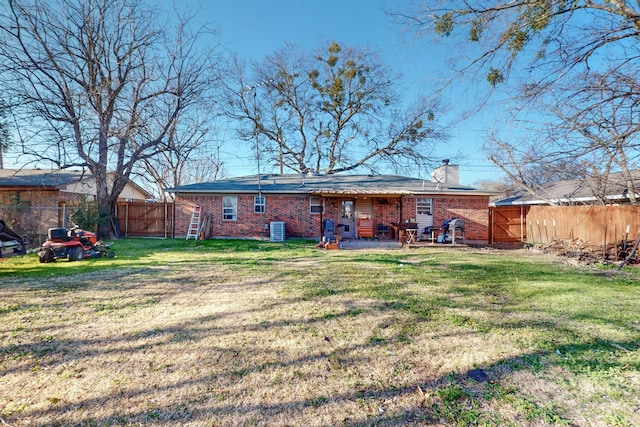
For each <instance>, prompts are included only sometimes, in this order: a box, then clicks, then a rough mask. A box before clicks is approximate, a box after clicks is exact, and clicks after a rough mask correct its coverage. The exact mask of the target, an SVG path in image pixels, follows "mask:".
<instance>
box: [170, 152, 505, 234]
mask: <svg viewBox="0 0 640 427" xmlns="http://www.w3.org/2000/svg"><path fill="white" fill-rule="evenodd" d="M438 172H441V173H439V174H434V175H435V176H440V178H444V179H441V180H440V182H435V180H422V179H417V178H409V177H403V176H394V175H339V174H336V175H315V174H290V175H274V174H262V175H260V176H258V175H252V176H245V177H238V178H228V179H222V180H218V181H213V182H207V183H201V184H191V185H184V186H180V187H175V188H170V189H167V190H166V191H167V192H169V193H173V195H174V201H175V204H174V207H175V225H174V227H175V230H174V235H175V236H176V237H180V236H182V237H184V236H186V235H187V232H188V228H189V222H190V220H191V215H192V213H193V210H194V207H196V206H200V207H201V209H202V212H203V214H204V215H208V216H209V218H208V219H209V221H207V224H209V229H207V230H204V232H205V234H206V235H207V236H211V237H238V238H243V237H246V238H255V237H260V236H265V235H266V236H268V235H269V234H268V232H269V227H270V226H271V224H272V223H274V222H275V223H284V224H285V230H286V237H306V238H314V239H316V238H320V237H321V236H322V233H323V231H322V224H323V221H324V220H325V219H327V218H329V219H332V220H333V221H334V223H335V225H336V231H337V232H338V234H340V235H341V236H342V237H343V238H344V239H357V238H362V237H371V234H373V235H374V236H381V235H386V236H388V237H389V238H393V237H397V236H392V235H391V234H392V233H393V231H394V230H397V229H398V228H400V229H401V228H402V227H403V225H405V224H408V223H409V224H416V226H417V227H418V229H419V230H420V231H422V230H424V228H425V227H429V226H434V227H439V226H441V225H442V224H443V223H444V221H446V220H449V219H452V218H458V219H461V220H463V221H464V223H465V240H467V241H477V242H487V239H488V225H489V222H488V221H489V217H488V207H489V197H490V196H492V195H494V194H495V193H493V192H489V191H483V190H477V189H474V188H471V187H466V186H460V185H458V184H457V176H458V173H457V166H455V165H448V164H447V165H444V166H443V167H441V168H439V170H438ZM442 172H444V173H442ZM442 181H447V182H446V183H443V182H442ZM365 220H370V221H366V229H365V226H364V224H365V222H364V221H365ZM371 223H373V224H372V227H371ZM371 228H372V229H373V231H371ZM420 231H419V233H420Z"/></svg>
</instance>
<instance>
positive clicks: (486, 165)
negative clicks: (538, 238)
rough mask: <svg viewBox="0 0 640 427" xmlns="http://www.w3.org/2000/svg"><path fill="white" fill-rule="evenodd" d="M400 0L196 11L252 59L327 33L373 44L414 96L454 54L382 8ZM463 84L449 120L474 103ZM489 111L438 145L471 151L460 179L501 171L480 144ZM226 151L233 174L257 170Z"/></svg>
mask: <svg viewBox="0 0 640 427" xmlns="http://www.w3.org/2000/svg"><path fill="white" fill-rule="evenodd" d="M179 1H180V0H179ZM181 1H184V2H185V4H188V5H190V7H196V5H198V3H197V1H198V0H181ZM402 3H403V2H397V1H391V0H235V1H234V0H209V1H207V0H200V8H201V11H200V13H199V14H198V17H199V18H200V19H201V20H202V22H203V23H204V22H207V23H209V24H211V25H212V26H213V27H215V28H218V29H219V31H220V33H219V37H220V42H221V43H222V45H223V46H224V47H225V48H226V49H228V50H230V51H232V52H235V53H237V54H238V55H239V56H240V57H241V58H243V59H245V60H247V61H251V60H258V61H260V60H262V59H263V58H264V57H265V56H266V55H268V54H270V53H273V52H274V51H275V50H277V49H279V48H281V47H282V46H283V45H284V43H285V42H294V43H296V44H298V45H299V46H301V47H302V48H309V49H315V48H318V47H319V46H321V44H322V43H323V42H327V41H337V42H339V43H343V44H346V45H350V46H357V47H368V48H370V49H372V50H375V51H377V52H378V54H379V55H380V57H381V59H382V60H383V61H384V62H385V63H386V64H388V65H390V66H391V67H392V68H393V69H394V70H395V71H396V72H399V73H400V74H402V75H403V79H402V88H403V89H404V92H403V94H405V95H406V97H407V101H411V100H412V99H413V97H416V96H417V95H419V94H426V95H429V94H431V93H433V91H434V90H435V89H436V87H437V84H438V82H440V81H442V79H443V78H446V76H447V75H448V70H447V66H446V63H447V61H449V60H450V57H451V55H450V54H449V53H448V52H447V51H446V50H445V48H444V47H443V46H438V45H434V44H431V43H430V41H429V40H428V39H415V38H413V37H412V35H408V34H404V35H403V34H402V29H401V28H400V26H399V25H398V24H396V23H394V22H393V21H392V19H391V17H390V16H389V15H387V14H386V13H385V12H384V10H388V9H389V8H396V7H397V5H398V4H402ZM178 4H179V3H178ZM406 4H409V2H407V3H406ZM449 49H450V48H449ZM459 88H460V85H453V86H451V87H450V88H449V89H448V90H447V91H446V92H445V93H444V98H445V99H446V100H447V102H449V103H450V114H449V115H448V117H447V120H449V121H455V120H456V118H457V117H458V115H460V114H461V113H462V112H463V110H465V109H466V108H469V107H470V106H471V104H472V103H473V100H472V99H470V98H467V97H466V96H465V94H464V93H463V92H461V91H460V90H459ZM490 116H491V113H487V114H485V116H484V117H480V116H476V117H474V118H473V119H470V120H466V121H464V122H461V123H459V124H457V125H456V126H454V127H453V128H452V137H451V140H450V141H449V142H448V145H447V146H442V147H441V148H440V149H439V151H438V154H439V155H440V156H441V157H442V158H447V157H453V156H455V155H456V154H457V153H458V152H462V153H464V154H465V156H466V158H464V159H461V160H460V161H459V162H458V163H459V164H460V180H461V183H463V184H467V185H471V184H473V183H474V182H475V181H478V180H481V179H495V178H496V177H497V175H498V174H499V171H498V169H497V168H495V166H493V165H492V164H491V163H490V162H488V161H487V160H486V156H485V155H483V154H482V153H481V152H480V147H481V145H482V140H483V131H484V129H485V128H486V127H487V126H488V125H490V119H489V118H488V117H490ZM230 137H232V135H230ZM221 157H223V160H225V163H226V165H227V174H228V175H232V176H234V175H244V174H249V173H255V165H254V164H253V163H254V162H255V161H252V160H251V159H250V155H249V154H247V156H246V157H244V158H240V159H239V158H237V154H236V153H232V152H229V151H227V150H226V149H225V148H223V149H222V151H221ZM243 165H244V166H243Z"/></svg>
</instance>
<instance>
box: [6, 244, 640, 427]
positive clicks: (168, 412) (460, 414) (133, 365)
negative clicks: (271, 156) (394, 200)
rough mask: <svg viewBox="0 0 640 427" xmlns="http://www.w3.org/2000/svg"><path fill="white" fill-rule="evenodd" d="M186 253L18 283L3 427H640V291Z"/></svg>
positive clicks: (437, 256)
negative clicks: (228, 426) (453, 426)
mask: <svg viewBox="0 0 640 427" xmlns="http://www.w3.org/2000/svg"><path fill="white" fill-rule="evenodd" d="M171 244H172V242H166V243H164V245H166V247H162V248H156V249H154V250H153V251H150V252H148V253H144V254H142V253H141V254H139V255H137V256H135V257H133V256H132V257H131V259H125V260H124V261H123V262H122V264H121V265H119V264H108V268H107V264H105V265H104V266H102V267H101V265H100V264H99V262H100V261H102V260H96V262H95V263H94V264H92V265H89V264H87V265H89V267H87V268H88V271H85V270H77V271H75V270H71V267H74V268H75V265H72V264H70V263H69V264H67V266H65V265H63V263H59V264H58V265H56V266H55V268H56V269H64V268H67V269H68V271H66V272H65V271H62V272H60V274H58V275H54V276H52V277H48V276H46V275H45V276H43V275H40V276H38V277H31V276H30V275H21V274H17V273H15V272H12V274H10V275H3V277H2V285H0V320H1V322H0V336H1V337H2V345H1V347H0V372H1V373H2V386H1V387H0V410H1V411H2V412H1V414H0V417H1V419H0V420H1V421H2V423H3V424H5V425H11V426H22V425H51V426H53V425H96V426H100V425H163V426H164V425H167V426H169V425H176V426H177V425H194V426H195V425H197V426H209V425H211V426H214V425H309V426H329V425H331V426H333V425H344V426H356V425H514V426H515V425H531V426H537V425H581V426H582V425H612V426H613V425H640V415H638V414H639V413H640V400H639V397H638V396H639V395H640V375H639V373H638V369H639V367H640V356H639V354H638V353H639V350H638V347H639V344H640V330H639V328H640V323H638V316H637V314H638V313H639V311H638V310H639V308H640V296H639V287H638V284H637V282H636V280H635V276H633V275H631V276H629V275H620V276H619V277H613V278H608V279H602V278H600V274H599V272H598V271H596V270H577V268H576V267H566V266H560V265H553V264H552V263H550V262H548V261H547V260H542V261H541V260H540V258H533V257H529V256H526V254H523V253H522V252H517V253H515V254H514V253H508V252H495V253H490V252H487V251H481V250H462V249H461V250H459V251H456V252H450V251H444V252H442V251H437V250H431V249H424V250H422V249H421V250H412V251H410V252H409V251H386V252H384V251H380V252H359V251H335V252H323V251H313V250H310V249H308V248H307V247H305V246H304V245H301V247H300V248H294V249H287V250H284V249H283V250H281V251H278V250H275V251H272V250H270V251H267V252H261V251H260V250H251V251H247V252H235V253H231V252H228V251H214V250H209V249H210V248H208V247H206V246H205V247H204V250H203V248H202V247H195V248H190V247H187V248H182V249H181V250H180V251H179V252H178V253H173V252H171V254H168V252H170V251H171ZM194 244H195V243H194ZM157 245H159V244H157ZM182 245H184V244H182ZM162 251H165V255H163V256H158V254H159V253H162ZM124 258H126V257H124ZM83 262H84V261H83ZM87 262H89V261H87ZM78 265H79V263H78ZM38 268H42V269H46V268H47V267H46V266H43V267H37V266H36V267H34V266H31V267H30V271H31V270H33V269H35V270H37V269H38ZM1 271H2V270H0V272H1ZM30 274H31V273H30ZM43 274H44V273H43ZM36 276H37V274H36ZM574 276H575V277H576V278H581V279H576V280H575V281H573V280H572V279H571V278H572V277H574ZM634 319H635V320H634Z"/></svg>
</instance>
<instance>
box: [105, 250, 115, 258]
mask: <svg viewBox="0 0 640 427" xmlns="http://www.w3.org/2000/svg"><path fill="white" fill-rule="evenodd" d="M115 256H116V254H115V253H114V252H113V251H109V252H107V258H113V257H115Z"/></svg>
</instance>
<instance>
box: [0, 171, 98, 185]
mask: <svg viewBox="0 0 640 427" xmlns="http://www.w3.org/2000/svg"><path fill="white" fill-rule="evenodd" d="M88 177H91V174H90V173H88V172H86V171H84V172H83V171H74V170H57V169H53V170H51V169H47V170H45V169H0V187H44V188H57V187H59V186H61V185H65V184H70V183H73V182H78V181H79V180H81V179H84V178H88Z"/></svg>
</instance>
